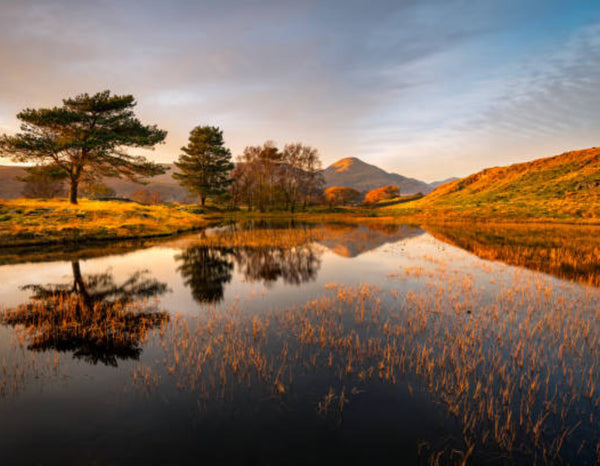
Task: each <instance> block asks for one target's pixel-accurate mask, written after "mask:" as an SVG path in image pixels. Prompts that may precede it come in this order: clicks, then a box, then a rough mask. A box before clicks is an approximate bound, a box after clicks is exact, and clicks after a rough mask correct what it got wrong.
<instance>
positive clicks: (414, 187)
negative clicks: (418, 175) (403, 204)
mask: <svg viewBox="0 0 600 466" xmlns="http://www.w3.org/2000/svg"><path fill="white" fill-rule="evenodd" d="M323 176H324V177H325V184H326V186H327V187H328V188H329V187H331V186H344V187H346V188H353V189H356V190H358V191H371V190H372V189H376V188H380V187H381V186H385V185H390V184H391V185H396V186H398V188H400V193H401V194H402V195H409V194H417V193H422V194H427V193H429V192H431V191H432V190H433V187H432V186H431V185H429V184H428V183H425V182H424V181H420V180H416V179H414V178H408V177H406V176H402V175H399V174H397V173H388V172H386V171H385V170H382V169H381V168H379V167H376V166H375V165H371V164H368V163H366V162H363V161H362V160H360V159H358V158H356V157H347V158H344V159H341V160H338V161H337V162H335V163H333V164H331V165H329V166H328V167H327V168H326V169H325V170H323Z"/></svg>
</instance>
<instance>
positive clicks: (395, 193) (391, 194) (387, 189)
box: [364, 185, 400, 204]
mask: <svg viewBox="0 0 600 466" xmlns="http://www.w3.org/2000/svg"><path fill="white" fill-rule="evenodd" d="M399 196H400V188H398V186H395V185H387V186H382V187H381V188H377V189H373V190H372V191H369V192H368V193H367V194H366V195H365V200H364V203H365V204H377V203H378V202H381V201H387V200H388V199H394V198H396V197H399Z"/></svg>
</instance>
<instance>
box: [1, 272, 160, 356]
mask: <svg viewBox="0 0 600 466" xmlns="http://www.w3.org/2000/svg"><path fill="white" fill-rule="evenodd" d="M71 265H72V270H73V282H72V283H69V284H57V285H27V286H25V287H23V288H24V289H29V290H32V292H33V295H32V296H31V301H30V302H29V303H28V304H24V305H21V306H18V307H16V308H14V309H9V310H7V311H4V312H3V313H2V314H0V322H2V323H3V324H5V325H10V326H13V327H14V326H23V327H24V329H25V332H26V335H27V337H28V339H29V340H30V343H29V346H28V348H29V349H31V350H35V351H46V350H50V349H54V350H56V351H65V352H66V351H72V352H73V356H74V357H76V358H79V359H83V360H85V361H87V362H89V363H92V364H97V363H98V362H101V363H103V364H106V365H110V366H116V365H117V360H118V359H122V360H124V359H137V358H138V357H139V355H140V354H141V352H142V349H141V346H140V344H141V342H142V341H143V340H144V339H145V337H146V335H147V333H148V331H149V330H151V329H152V328H155V327H158V326H160V325H162V324H163V323H164V322H166V321H168V314H167V313H166V312H154V311H151V310H147V309H145V308H143V307H141V306H140V305H136V304H135V302H134V301H135V300H138V299H141V298H149V297H153V296H158V295H161V294H163V293H164V292H165V291H166V290H167V286H166V285H165V284H164V283H160V282H158V281H157V280H154V279H151V278H148V277H146V273H145V272H136V273H135V274H133V275H132V276H131V277H129V278H128V279H127V280H125V281H124V282H123V283H121V284H117V283H115V281H114V278H113V276H112V275H111V274H110V273H108V272H106V273H102V274H94V275H88V276H84V275H83V274H82V273H81V268H80V266H79V262H78V261H74V262H72V263H71Z"/></svg>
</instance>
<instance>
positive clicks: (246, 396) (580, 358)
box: [0, 221, 600, 465]
mask: <svg viewBox="0 0 600 466" xmlns="http://www.w3.org/2000/svg"><path fill="white" fill-rule="evenodd" d="M599 244H600V242H599V241H598V233H597V230H596V229H595V228H593V227H566V226H565V227H542V226H538V227H535V226H532V227H524V226H521V227H508V226H507V227H485V226H480V227H469V228H466V227H465V226H461V227H456V226H455V227H451V226H444V227H439V226H438V227H431V228H418V227H413V226H403V225H390V224H382V223H378V222H375V221H374V222H370V223H368V224H325V225H302V224H300V225H298V224H280V225H273V224H256V223H248V224H239V225H226V226H221V227H216V228H212V229H209V230H207V231H204V232H201V233H196V234H194V235H189V236H185V237H180V238H176V239H172V240H168V241H160V242H140V243H122V244H118V245H111V246H96V247H93V248H87V249H81V250H69V251H65V250H45V251H43V252H39V251H38V252H33V251H27V250H25V251H6V252H5V253H4V255H0V263H2V264H4V265H1V266H0V302H1V303H2V314H1V316H0V323H1V324H2V325H1V326H0V362H1V364H2V367H1V370H2V372H1V373H0V451H1V452H2V464H52V465H53V464H61V465H63V464H200V463H202V464H325V463H329V464H331V463H333V464H337V463H341V462H344V463H346V464H430V463H435V462H436V461H437V462H438V463H439V464H454V463H456V464H460V463H461V462H463V461H466V462H467V463H469V464H504V463H506V462H514V463H517V464H533V463H539V464H543V463H559V462H561V461H562V462H565V461H566V462H578V463H582V464H585V463H589V464H593V463H595V462H596V461H597V457H598V456H597V455H598V452H599V451H600V447H599V446H600V443H599V440H600V436H599V430H600V429H599V428H598V427H597V425H598V420H599V417H598V416H599V415H600V412H599V409H600V408H599V402H600V397H599V393H600V386H599V385H600V382H599V377H598V374H597V372H598V371H597V368H598V367H600V352H599V351H598V350H599V349H600V348H599V347H600V314H599V310H600V307H599V306H598V304H599V303H600V291H599V289H598V285H599V283H600V280H599V277H600V265H599V260H598V258H599V257H600V255H599V254H600V250H599Z"/></svg>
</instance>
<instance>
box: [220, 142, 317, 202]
mask: <svg viewBox="0 0 600 466" xmlns="http://www.w3.org/2000/svg"><path fill="white" fill-rule="evenodd" d="M233 178H234V182H233V185H232V188H231V194H232V198H233V201H234V205H237V203H239V202H245V203H246V205H247V206H248V209H249V210H252V208H253V207H255V208H257V209H258V210H260V211H261V212H264V211H265V210H267V209H274V208H284V209H289V210H290V211H291V212H294V210H295V209H296V206H298V205H299V204H302V205H303V206H304V207H305V206H306V204H307V203H308V202H309V201H310V200H311V199H314V197H315V195H317V194H319V193H320V191H321V190H322V188H323V184H324V179H323V175H322V174H321V161H320V159H319V152H318V151H317V150H316V149H314V148H312V147H310V146H306V145H303V144H301V143H295V144H286V145H285V147H284V149H283V151H280V150H279V149H278V148H277V147H276V146H275V144H274V143H273V142H271V141H267V142H265V143H264V144H263V145H262V146H248V147H246V148H245V149H244V152H243V154H242V155H241V156H239V157H238V159H237V165H236V167H235V170H234V171H233Z"/></svg>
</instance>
